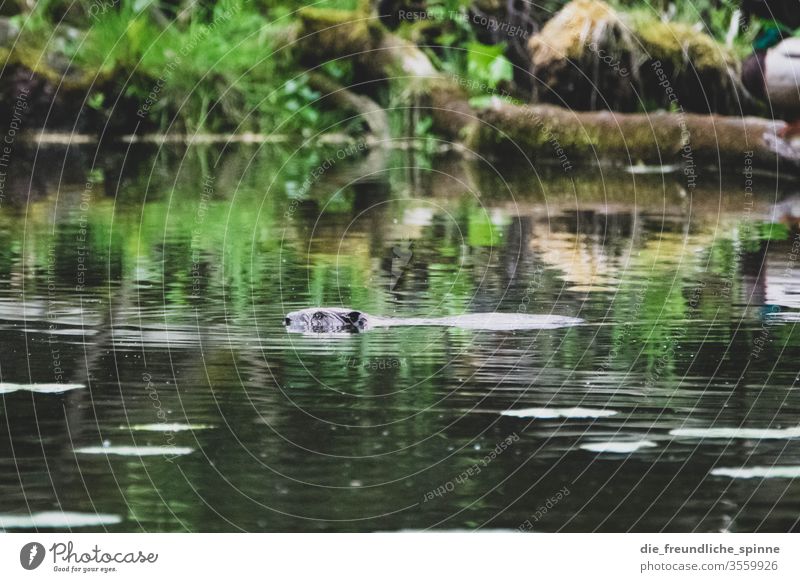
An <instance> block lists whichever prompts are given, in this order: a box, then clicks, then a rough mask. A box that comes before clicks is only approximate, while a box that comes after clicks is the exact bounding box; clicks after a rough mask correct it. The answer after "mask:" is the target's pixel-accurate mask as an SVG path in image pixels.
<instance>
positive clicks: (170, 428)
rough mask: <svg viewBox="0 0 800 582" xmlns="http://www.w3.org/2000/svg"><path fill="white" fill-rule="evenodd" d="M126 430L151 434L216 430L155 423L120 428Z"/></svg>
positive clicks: (209, 426)
mask: <svg viewBox="0 0 800 582" xmlns="http://www.w3.org/2000/svg"><path fill="white" fill-rule="evenodd" d="M120 428H121V429H125V430H141V431H151V432H181V431H184V430H205V429H207V428H214V427H213V426H212V425H210V424H181V423H178V422H155V423H152V424H132V425H131V426H120Z"/></svg>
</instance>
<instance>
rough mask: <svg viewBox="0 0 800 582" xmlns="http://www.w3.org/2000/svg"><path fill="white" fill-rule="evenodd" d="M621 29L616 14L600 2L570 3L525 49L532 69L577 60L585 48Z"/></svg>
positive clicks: (621, 25) (576, 0) (597, 0)
mask: <svg viewBox="0 0 800 582" xmlns="http://www.w3.org/2000/svg"><path fill="white" fill-rule="evenodd" d="M619 29H624V25H623V23H622V21H621V20H620V18H619V16H618V15H617V13H616V12H615V11H614V9H613V8H611V7H610V6H609V5H608V4H606V3H605V2H602V1H601V0H574V1H573V2H570V3H569V4H567V5H566V6H565V7H564V8H563V9H562V10H561V11H559V13H558V14H556V15H555V16H554V17H553V18H552V19H551V20H549V21H548V22H547V24H546V25H545V26H544V28H542V31H541V32H540V33H539V34H537V35H535V36H534V37H532V38H531V40H530V43H529V47H530V51H531V57H532V60H533V64H534V66H542V65H543V64H545V63H548V62H551V61H553V60H560V59H564V58H569V59H577V58H580V57H581V56H582V55H583V54H584V52H585V51H586V45H587V44H588V43H590V42H593V41H598V40H600V37H604V36H607V32H608V31H612V30H619Z"/></svg>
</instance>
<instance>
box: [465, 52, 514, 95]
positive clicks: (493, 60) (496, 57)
mask: <svg viewBox="0 0 800 582" xmlns="http://www.w3.org/2000/svg"><path fill="white" fill-rule="evenodd" d="M466 48H467V73H468V74H469V75H470V76H471V77H473V78H474V79H477V80H478V81H481V82H482V83H485V84H486V85H488V86H489V87H491V88H492V89H494V88H495V87H497V85H498V83H500V82H501V81H511V80H512V79H513V78H514V67H513V65H512V64H511V62H510V61H509V60H508V59H507V58H506V57H505V56H503V52H504V51H505V45H503V44H495V45H486V44H481V43H479V42H471V43H468V44H467V46H466Z"/></svg>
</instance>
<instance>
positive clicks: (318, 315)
mask: <svg viewBox="0 0 800 582" xmlns="http://www.w3.org/2000/svg"><path fill="white" fill-rule="evenodd" d="M311 319H313V320H314V321H319V320H320V319H325V314H324V313H322V312H321V311H317V312H316V313H314V315H312V316H311Z"/></svg>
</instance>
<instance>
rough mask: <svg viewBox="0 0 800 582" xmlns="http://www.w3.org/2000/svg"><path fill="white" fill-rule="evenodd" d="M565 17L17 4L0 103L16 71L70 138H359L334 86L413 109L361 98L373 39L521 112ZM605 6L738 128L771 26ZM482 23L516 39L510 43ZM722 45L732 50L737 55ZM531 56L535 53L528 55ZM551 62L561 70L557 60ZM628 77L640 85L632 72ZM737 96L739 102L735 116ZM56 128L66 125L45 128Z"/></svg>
mask: <svg viewBox="0 0 800 582" xmlns="http://www.w3.org/2000/svg"><path fill="white" fill-rule="evenodd" d="M566 4H567V2H566V0H550V1H546V2H542V3H537V4H536V5H527V4H526V5H525V6H524V7H522V8H519V7H517V8H514V7H509V5H507V3H505V2H493V1H489V0H427V1H418V2H410V1H403V0H397V1H394V2H376V1H370V0H321V1H319V2H314V3H311V4H309V5H307V6H302V7H298V6H297V5H296V3H294V2H289V1H288V0H255V1H254V0H202V1H198V2H181V1H178V0H113V1H112V0H96V1H95V2H92V3H76V2H72V1H68V0H41V1H39V2H36V3H29V2H22V1H21V0H20V1H19V2H17V3H7V4H6V5H4V8H3V12H4V13H5V14H6V16H3V17H2V18H3V22H2V24H3V27H4V30H5V32H4V33H3V34H0V60H2V61H3V62H4V68H3V72H2V79H3V83H2V84H0V96H2V97H3V99H2V101H3V102H11V101H13V99H14V93H15V91H17V90H18V87H17V84H18V78H19V77H21V76H22V75H17V74H15V71H20V72H21V73H27V74H30V73H33V75H34V78H35V79H38V80H40V82H41V83H40V85H39V91H40V92H41V93H43V94H44V95H46V96H50V95H55V97H54V99H55V100H56V101H57V102H56V104H55V106H56V107H58V109H59V110H60V111H61V112H62V113H64V114H63V115H62V116H61V117H62V118H63V119H64V121H63V124H64V127H63V129H72V127H73V125H74V126H75V127H76V128H77V129H78V130H87V131H103V132H111V133H115V132H116V133H120V132H124V133H129V132H132V131H136V132H137V133H144V132H148V131H162V132H167V131H170V132H186V133H191V132H235V133H244V132H257V133H264V134H282V135H305V136H312V135H316V134H317V133H320V132H324V133H351V134H352V133H359V132H363V131H370V130H373V129H374V123H373V121H374V120H364V118H363V116H362V115H359V114H358V113H360V111H359V106H360V107H361V110H363V109H365V107H366V109H369V108H370V107H371V106H372V104H371V103H370V102H368V101H362V102H361V103H360V105H359V103H358V102H357V99H331V98H329V97H328V95H329V94H331V91H330V89H331V87H334V88H337V89H336V91H334V92H335V93H341V94H344V91H343V90H342V91H340V89H343V88H344V87H348V86H351V85H353V84H354V83H355V88H354V89H353V91H355V92H357V93H360V94H361V95H359V97H358V99H361V97H362V96H363V97H364V98H367V99H371V100H373V101H374V103H375V104H377V105H378V106H379V107H380V106H382V107H388V108H392V107H395V106H398V105H399V106H406V105H408V98H409V94H408V92H407V91H406V87H404V86H403V83H397V84H396V85H394V86H390V87H388V88H387V87H386V86H385V84H384V85H383V86H382V85H381V84H380V83H373V84H371V85H369V86H363V87H361V86H359V85H358V83H359V82H361V81H362V80H363V69H364V68H365V67H366V68H368V67H369V66H370V64H369V63H365V62H364V61H366V60H367V59H381V58H382V57H381V55H377V54H370V55H369V56H368V57H363V55H362V56H361V57H359V56H358V55H355V56H352V57H351V56H347V57H346V58H341V55H353V52H354V49H355V48H356V47H359V46H362V45H364V44H365V43H366V41H365V39H367V38H376V37H379V36H381V35H384V34H387V32H388V30H391V31H393V33H394V34H395V35H397V37H399V38H402V39H405V40H406V41H407V42H409V43H410V45H411V46H416V47H418V48H419V50H421V51H422V52H424V53H425V55H426V56H427V57H428V59H429V60H430V61H431V63H432V66H434V67H435V69H436V70H437V71H438V72H441V73H443V74H446V75H450V76H457V77H460V78H467V79H469V80H470V84H468V85H466V86H465V87H466V90H467V93H469V94H470V96H472V97H474V98H476V100H475V101H473V103H480V102H481V99H483V103H484V105H485V104H486V103H487V97H490V96H492V95H495V94H497V95H502V96H506V97H513V98H514V102H517V103H521V102H526V101H528V100H529V99H530V96H531V92H530V91H531V89H534V91H533V95H534V97H535V98H536V97H540V98H543V99H544V100H547V99H546V95H545V96H542V95H541V94H539V93H537V92H536V90H535V88H532V87H531V86H530V84H531V77H530V75H529V73H528V69H529V68H530V67H531V66H532V65H536V66H539V65H538V64H537V63H539V62H540V61H542V60H543V57H542V56H541V54H540V53H541V51H542V50H543V49H541V48H537V45H536V39H537V38H538V37H537V34H539V33H542V34H543V38H544V36H545V35H546V30H547V28H546V27H545V25H546V23H547V22H548V21H549V20H550V19H551V18H552V17H553V16H554V15H555V14H556V13H557V12H558V11H559V10H560V9H562V8H563V7H564V6H565V5H566ZM576 4H580V3H579V2H576ZM585 4H586V5H589V6H594V7H595V8H596V7H597V6H601V5H602V6H605V5H604V4H602V3H597V2H595V3H594V4H592V3H591V2H586V3H585ZM379 5H380V10H389V9H391V10H395V11H396V10H397V9H402V8H403V7H406V8H407V9H408V8H409V7H410V8H414V9H416V10H420V9H422V10H424V13H425V14H426V16H425V17H424V18H404V19H398V20H397V21H396V22H394V23H391V22H389V20H390V19H387V18H385V16H386V15H383V16H382V17H381V18H378V17H377V16H378V10H379V9H378V6H379ZM610 5H611V6H612V7H613V8H614V9H615V10H616V13H618V14H620V15H621V18H617V17H616V16H615V17H614V18H615V20H613V22H612V25H611V26H609V27H608V30H609V31H614V32H613V36H614V38H615V39H616V40H615V41H613V42H612V41H609V43H606V44H605V45H603V46H604V47H605V48H606V49H614V51H615V52H616V53H619V55H620V59H621V60H623V61H625V62H626V63H628V67H629V68H635V66H634V63H639V66H641V62H640V61H641V59H640V57H641V56H642V54H646V55H647V56H648V57H649V58H651V59H659V60H662V61H665V62H667V63H669V62H670V61H673V62H672V64H671V65H669V66H667V67H666V69H667V72H668V74H669V75H671V76H672V77H673V81H674V84H675V85H676V88H677V90H679V92H680V90H681V89H685V90H684V91H682V92H683V93H684V95H687V96H688V95H689V94H690V93H692V92H694V93H698V92H697V91H694V89H695V86H694V85H696V83H697V82H701V83H703V84H704V85H705V87H706V88H707V90H708V92H709V94H710V105H709V104H706V103H693V102H692V100H691V98H688V97H687V99H686V100H685V101H684V102H683V103H682V104H683V105H684V106H685V107H686V108H687V110H689V111H700V112H704V111H703V107H706V106H708V107H710V108H711V110H712V111H717V112H723V113H730V111H729V109H730V108H731V107H734V106H738V105H739V104H740V100H739V99H737V98H736V94H737V91H738V89H737V88H736V86H735V83H733V84H732V83H731V81H730V79H729V77H731V75H734V76H735V69H736V59H739V58H741V57H743V56H744V55H746V54H747V53H749V52H750V50H751V46H752V42H753V39H754V38H755V37H756V35H758V34H759V33H760V32H761V31H763V30H765V28H766V27H769V26H774V23H768V22H763V21H755V22H752V23H747V26H742V27H736V26H733V27H732V21H733V20H734V19H735V18H736V17H737V14H738V12H737V11H736V9H737V6H738V2H736V1H734V0H699V1H697V2H667V1H665V0H647V1H646V2H640V1H636V2H634V1H632V0H611V1H610ZM387 7H388V8H387ZM509 10H511V11H516V12H511V13H509V12H508V11H509ZM595 11H596V10H595ZM585 16H586V17H587V18H595V17H597V15H594V16H592V14H588V13H587V14H586V15H585ZM487 22H494V23H495V24H497V23H504V24H507V25H509V26H511V25H513V26H514V28H513V29H507V30H505V33H502V32H498V30H499V28H498V26H494V29H493V27H492V26H491V25H487V24H486V23H487ZM481 23H483V24H481ZM543 27H545V28H543ZM299 30H302V31H304V33H305V34H308V33H313V35H314V36H313V37H312V40H311V41H308V40H307V39H305V41H306V42H303V41H304V39H303V38H302V37H298V31H299ZM493 30H494V32H493ZM509 30H513V31H516V32H513V33H511V34H509V33H508V32H509ZM732 32H736V33H737V34H732ZM601 33H602V31H601ZM563 34H567V33H563ZM531 35H532V36H531ZM568 36H569V35H568V34H567V36H566V37H565V38H567V37H568ZM531 38H533V40H532V41H531ZM557 40H558V39H555V41H557ZM568 40H569V39H568ZM572 40H574V39H572ZM572 40H570V42H572ZM555 41H554V39H553V38H549V37H548V38H547V40H546V41H542V42H540V43H539V45H542V43H544V44H546V45H547V46H551V47H553V46H557V44H556V45H553V44H552V43H553V42H555ZM726 42H727V43H728V44H730V45H732V46H730V47H729V48H726V47H725V46H724V45H725V43H726ZM529 44H530V47H531V48H530V49H529V48H528V45H529ZM634 46H635V47H636V50H633V47H634ZM345 47H347V49H346V50H345ZM563 48H564V52H565V54H567V55H569V56H570V57H571V58H573V59H577V62H579V63H581V68H582V69H583V70H586V71H589V70H590V69H592V68H594V69H596V66H595V65H596V62H594V61H596V57H595V59H594V61H592V59H591V58H589V59H588V60H587V59H586V58H585V56H586V55H585V54H584V53H585V50H583V52H581V53H580V54H578V53H575V51H576V50H578V49H577V48H576V47H575V46H572V45H568V46H565V47H563ZM520 50H522V51H523V52H524V53H526V54H524V55H523V56H520ZM529 50H530V52H528V51H529ZM537 50H538V51H539V52H538V53H537V52H536V51H537ZM356 52H357V51H356ZM545 52H547V51H545ZM550 52H551V53H552V49H551V50H550ZM573 53H575V54H573ZM551 56H552V55H551ZM589 57H591V55H589ZM537 59H538V60H537ZM551 60H552V59H551ZM584 60H586V62H585V63H584ZM686 60H688V61H690V63H691V67H688V66H687V64H686V62H685V61H686ZM544 61H545V64H546V65H547V66H551V68H552V66H553V65H552V63H551V62H550V61H547V59H544ZM584 65H585V66H584ZM690 68H691V70H688V69H690ZM554 70H555V71H556V72H557V71H558V67H555V69H554ZM687 71H688V72H687ZM550 72H552V71H550ZM632 72H633V73H634V76H636V73H637V71H635V70H634V71H632ZM315 75H316V78H315V77H314V76H315ZM373 76H374V75H373ZM617 77H618V75H617ZM587 78H588V77H587ZM560 81H564V82H567V84H571V83H573V81H574V80H573V79H570V78H567V79H566V80H564V79H555V80H553V82H552V85H553V87H558V86H559V82H560ZM594 81H595V83H596V84H597V85H598V86H600V87H601V88H602V89H603V91H604V93H607V94H608V95H607V99H606V100H607V103H606V106H607V107H610V108H612V109H617V110H622V111H635V110H642V109H643V110H654V109H658V108H665V107H667V108H669V104H666V103H664V100H663V98H661V99H659V98H657V97H659V96H660V97H663V91H662V90H660V89H659V90H657V91H648V90H647V87H644V88H642V90H641V91H637V92H635V93H636V96H634V93H631V92H630V91H629V92H628V93H629V94H624V95H621V96H615V95H614V88H613V87H612V88H611V89H610V90H609V91H606V90H605V89H606V87H605V85H604V83H605V84H606V85H607V84H608V83H611V82H617V83H618V84H619V79H606V80H605V81H604V80H603V79H602V78H595V79H594ZM321 87H322V88H321ZM714 91H716V92H717V93H721V95H715V94H714ZM573 93H574V94H575V95H576V98H578V97H581V96H583V97H581V98H585V99H584V100H586V101H587V102H586V103H583V102H580V103H571V102H568V103H565V105H568V106H570V107H573V108H577V109H587V108H588V109H595V108H602V105H603V103H602V102H600V103H598V101H599V100H598V99H597V98H596V96H595V95H594V93H593V91H583V90H580V91H574V92H573ZM703 93H704V96H705V92H703ZM639 94H641V95H642V96H643V97H642V98H640V97H639ZM726 96H730V97H729V98H728V99H727V101H726ZM637 99H638V101H637ZM365 103H366V106H365V105H364V104H365ZM412 103H415V101H413V100H412ZM728 105H731V107H728ZM5 107H7V106H5ZM32 109H33V110H34V113H33V114H31V115H32V117H33V118H35V119H36V121H33V123H32V125H36V124H37V123H43V118H44V113H43V110H42V106H40V108H39V110H38V115H39V117H37V116H36V109H37V108H36V104H35V100H34V103H33V104H32ZM354 111H355V113H356V115H354ZM75 119H79V122H75ZM48 123H49V124H51V125H52V124H53V123H56V124H57V123H58V121H54V120H53V119H48ZM389 125H390V126H391V128H392V131H394V132H398V131H404V132H407V133H408V134H410V135H415V136H417V137H420V136H425V135H427V134H428V133H429V132H430V131H434V130H435V129H436V128H435V127H434V125H433V124H432V122H431V120H430V118H429V117H426V116H425V115H421V116H416V117H414V116H407V115H400V116H399V117H398V116H397V115H393V116H392V118H391V119H390V123H389ZM409 126H411V127H409ZM56 129H59V127H56Z"/></svg>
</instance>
